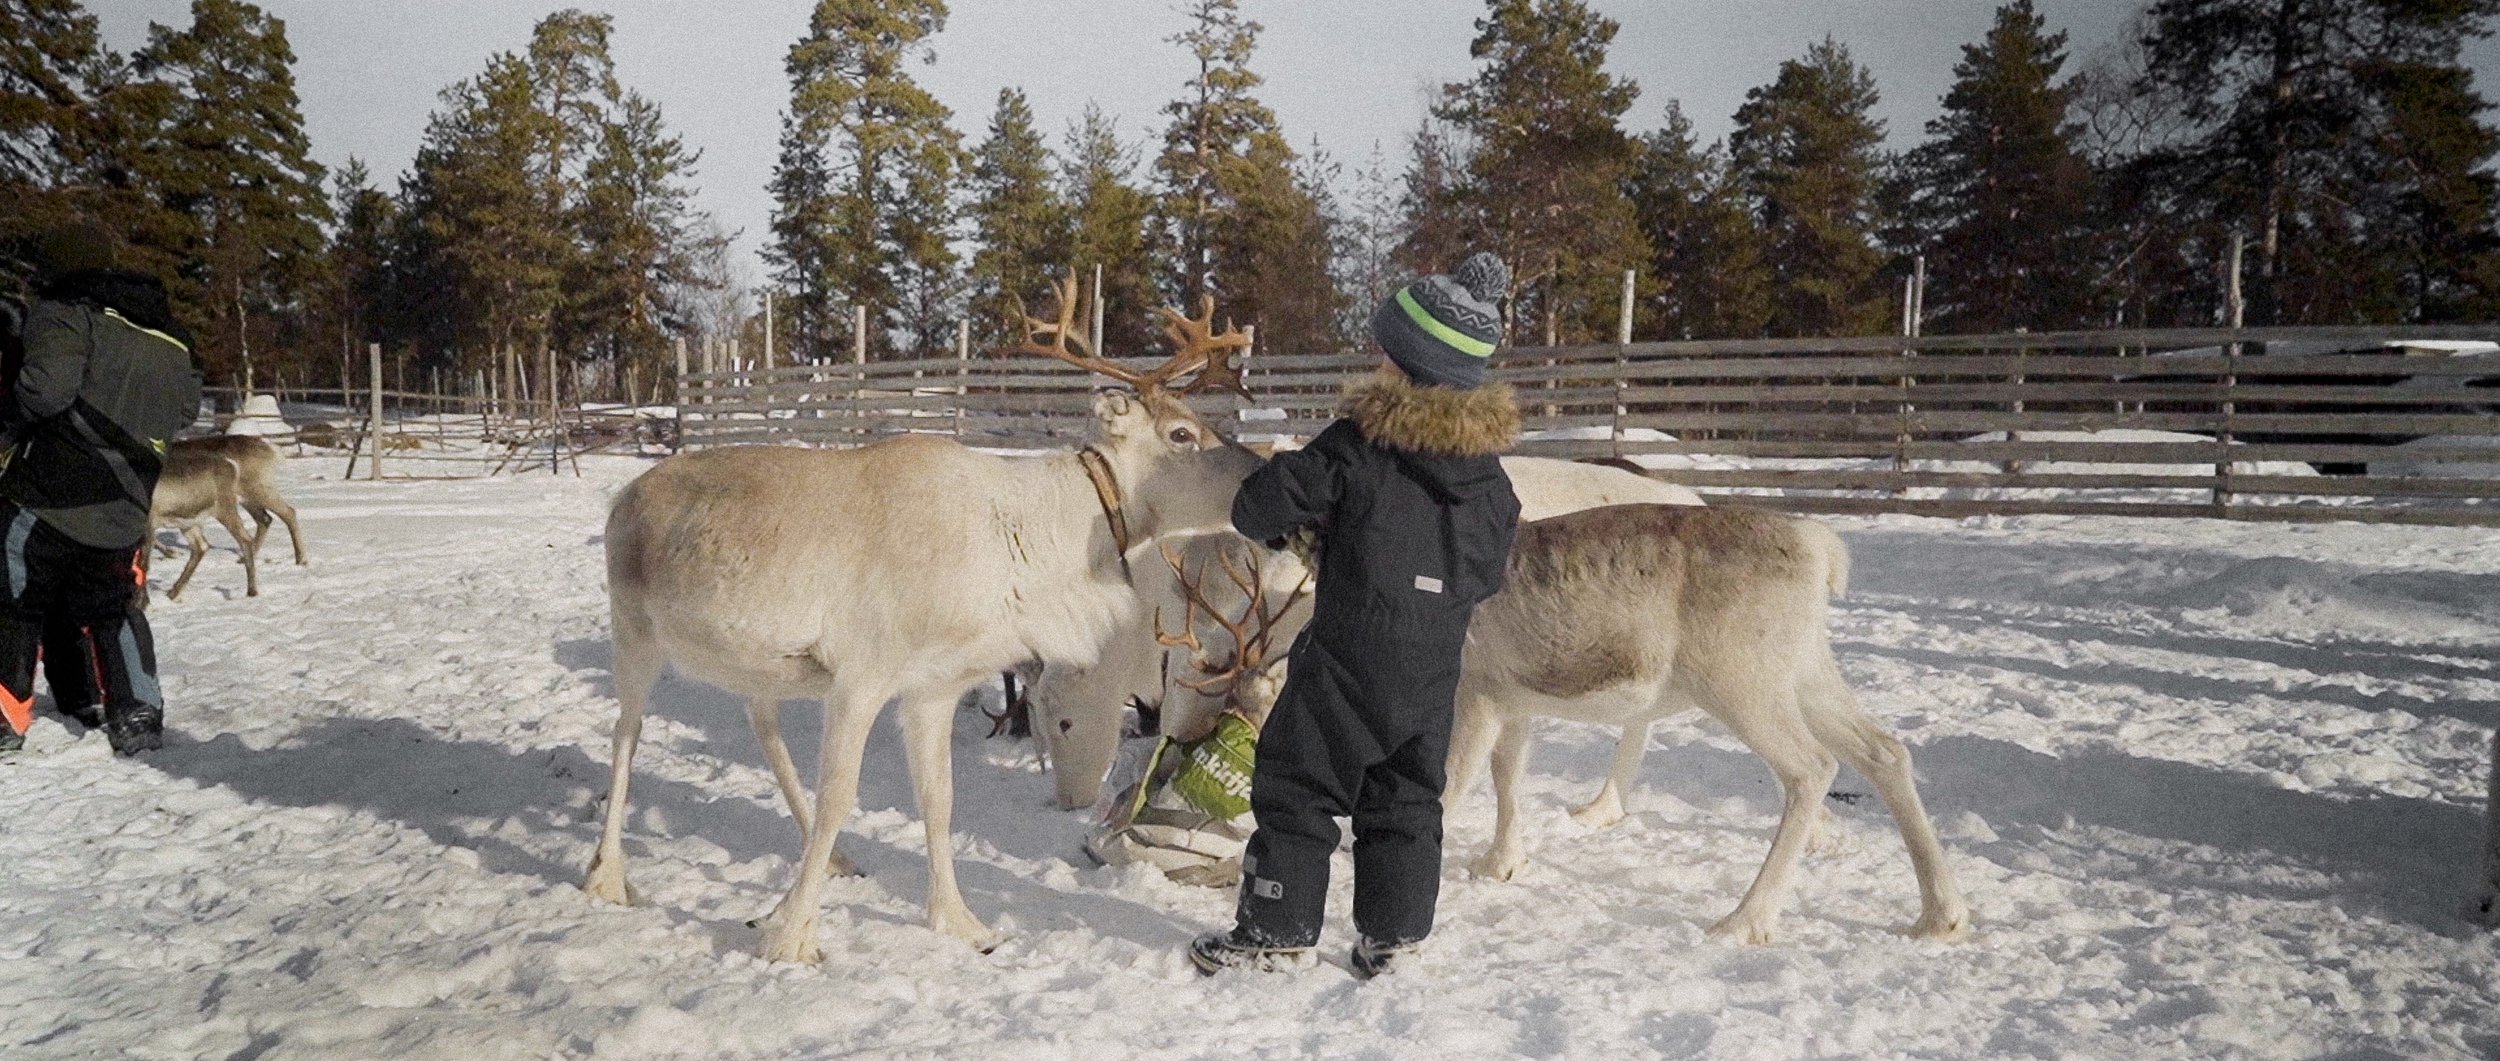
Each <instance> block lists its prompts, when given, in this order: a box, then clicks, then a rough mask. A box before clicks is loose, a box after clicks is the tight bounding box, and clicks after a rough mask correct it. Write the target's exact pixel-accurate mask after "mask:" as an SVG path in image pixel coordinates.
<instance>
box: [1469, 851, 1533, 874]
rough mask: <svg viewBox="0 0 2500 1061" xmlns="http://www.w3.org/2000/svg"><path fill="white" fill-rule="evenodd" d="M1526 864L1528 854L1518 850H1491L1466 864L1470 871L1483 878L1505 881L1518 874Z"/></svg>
mask: <svg viewBox="0 0 2500 1061" xmlns="http://www.w3.org/2000/svg"><path fill="white" fill-rule="evenodd" d="M1527 864H1528V856H1526V855H1524V854H1521V853H1520V852H1518V851H1502V850H1492V851H1487V852H1485V853H1484V854H1483V855H1482V856H1481V857H1479V858H1477V859H1476V860H1475V861H1474V862H1471V863H1469V864H1468V866H1467V868H1468V870H1469V871H1470V872H1472V873H1474V874H1475V875H1476V876H1478V877H1482V878H1484V879H1485V880H1499V881H1506V880H1509V879H1511V878H1512V877H1515V876H1518V875H1519V870H1520V869H1521V868H1522V867H1525V866H1526V865H1527Z"/></svg>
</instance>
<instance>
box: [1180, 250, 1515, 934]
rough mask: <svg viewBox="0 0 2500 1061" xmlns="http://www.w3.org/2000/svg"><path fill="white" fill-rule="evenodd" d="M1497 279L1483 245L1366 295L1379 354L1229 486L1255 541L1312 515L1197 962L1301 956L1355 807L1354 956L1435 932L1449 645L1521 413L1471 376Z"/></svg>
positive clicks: (1491, 569) (1495, 567)
mask: <svg viewBox="0 0 2500 1061" xmlns="http://www.w3.org/2000/svg"><path fill="white" fill-rule="evenodd" d="M1508 286H1509V270H1508V269H1507V268H1506V267H1504V266H1503V264H1502V262H1501V260H1500V259H1498V258H1495V257H1494V256H1492V255H1490V254H1477V255H1475V256H1473V257H1471V258H1469V259H1468V260H1467V261H1466V262H1465V263H1464V264H1462V265H1461V266H1460V267H1459V268H1458V269H1457V270H1456V271H1455V273H1453V275H1451V276H1433V277H1427V278H1425V279H1424V280H1422V281H1419V282H1417V283H1415V284H1412V285H1409V286H1407V287H1406V288H1404V289H1402V290H1400V291H1399V292H1398V293H1397V294H1396V295H1394V296H1392V297H1391V298H1390V299H1389V300H1388V301H1386V302H1384V303H1382V304H1381V306H1380V308H1379V310H1378V311H1376V312H1375V313H1373V315H1372V320H1371V329H1372V335H1373V337H1374V338H1375V339H1377V340H1378V341H1379V343H1380V346H1381V348H1382V350H1383V351H1384V352H1386V354H1387V355H1388V359H1389V363H1388V364H1384V365H1383V366H1381V371H1380V373H1379V374H1378V375H1377V376H1375V377H1374V378H1372V379H1370V380H1367V381H1365V382H1364V383H1361V384H1358V385H1356V386H1355V387H1354V388H1352V389H1351V390H1350V391H1349V392H1348V395H1347V403H1346V408H1345V417H1344V418H1343V419H1340V420H1338V421H1337V422H1336V423H1334V424H1331V425H1329V427H1328V429H1327V430H1326V431H1323V432H1321V433H1320V435H1319V437H1318V438H1316V439H1314V440H1312V442H1311V444H1310V445H1309V446H1307V447H1305V448H1303V449H1301V450H1298V451H1294V452H1290V453H1285V454H1281V455H1279V456H1277V457H1276V459H1274V460H1272V461H1269V462H1268V464H1267V465H1266V466H1265V467H1263V468H1261V469H1260V470H1259V471H1258V472H1257V473H1255V474H1253V475H1251V476H1250V478H1249V479H1248V480H1247V481H1245V482H1243V483H1242V486H1241V493H1240V494H1239V495H1238V496H1236V497H1235V498H1234V500H1233V526H1234V527H1235V529H1237V530H1239V531H1240V532H1241V533H1242V534H1243V535H1245V536H1247V537H1249V538H1250V539H1251V540H1252V541H1258V542H1267V543H1270V544H1281V543H1282V541H1283V540H1284V539H1285V538H1287V537H1288V536H1290V535H1293V534H1296V533H1298V532H1303V531H1311V532H1315V533H1316V535H1317V538H1318V542H1317V546H1318V548H1317V555H1318V561H1319V562H1318V567H1319V593H1318V599H1317V602H1316V605H1315V608H1314V610H1313V612H1312V617H1311V622H1310V625H1309V626H1308V627H1306V628H1305V629H1304V630H1303V632H1302V636H1301V637H1300V639H1298V640H1297V641H1295V642H1294V646H1293V654H1292V662H1291V670H1290V671H1289V672H1288V674H1287V676H1286V679H1285V688H1284V691H1283V693H1282V694H1281V695H1280V696H1279V697H1278V699H1277V702H1276V707H1275V710H1274V711H1273V713H1271V714H1270V715H1269V716H1268V720H1267V723H1266V726H1265V728H1264V730H1263V731H1262V732H1261V734H1260V738H1259V751H1258V763H1257V766H1256V768H1255V770H1254V771H1253V773H1252V775H1251V789H1250V807H1251V811H1252V814H1253V815H1254V816H1255V818H1256V819H1257V822H1258V829H1257V831H1256V832H1254V833H1253V834H1251V837H1250V842H1249V849H1248V851H1247V852H1246V853H1245V854H1244V856H1243V859H1242V885H1241V904H1240V907H1239V910H1238V912H1237V914H1236V919H1235V924H1234V927H1233V930H1232V931H1231V932H1230V933H1212V934H1209V935H1205V936H1201V937H1199V938H1198V939H1197V940H1196V941H1195V942H1194V943H1193V944H1191V946H1190V957H1191V960H1192V961H1194V962H1195V963H1196V964H1197V966H1198V967H1199V969H1200V970H1202V971H1205V972H1210V973H1212V972H1214V971H1216V970H1218V969H1222V968H1231V967H1248V968H1261V969H1279V968H1289V967H1294V966H1299V965H1306V964H1309V963H1310V961H1311V957H1310V955H1311V950H1312V948H1313V947H1314V946H1316V945H1317V944H1318V942H1319V932H1320V920H1321V916H1322V914H1323V912H1324V910H1325V907H1326V905H1327V897H1328V861H1329V858H1330V856H1331V855H1332V854H1334V853H1335V851H1336V849H1337V835H1338V834H1337V825H1336V822H1335V821H1334V819H1335V818H1337V817H1341V816H1351V817H1352V818H1353V819H1354V925H1355V928H1356V930H1357V931H1358V933H1359V934H1360V936H1361V938H1360V940H1358V941H1357V943H1356V944H1355V947H1354V954H1353V965H1354V969H1355V971H1356V972H1357V973H1358V974H1360V975H1363V976H1367V977H1368V976H1372V975H1375V974H1377V973H1380V972H1385V971H1387V969H1388V967H1389V965H1390V964H1391V963H1392V962H1393V961H1394V960H1395V959H1396V957H1397V956H1398V955H1399V954H1401V953H1404V952H1405V951H1406V950H1407V949H1409V948H1411V947H1412V946H1413V945H1414V944H1416V943H1417V942H1419V941H1421V940H1422V939H1423V938H1424V936H1425V935H1427V934H1428V933H1430V932H1431V931H1432V918H1433V906H1434V902H1435V900H1436V899H1437V898H1438V895H1439V892H1440V883H1441V786H1442V782H1443V773H1444V760H1446V759H1447V758H1448V756H1449V747H1450V725H1451V719H1452V715H1453V712H1454V709H1455V703H1454V700H1455V697H1456V694H1457V691H1458V671H1459V655H1460V652H1461V650H1462V649H1463V648H1464V647H1465V645H1466V641H1467V623H1468V620H1469V618H1470V617H1471V616H1472V615H1473V614H1474V612H1475V608H1476V605H1477V604H1478V603H1479V602H1481V601H1483V600H1484V599H1485V598H1487V597H1490V596H1492V595H1493V593H1494V591H1496V590H1498V589H1500V588H1501V585H1502V571H1503V567H1504V566H1505V564H1506V562H1507V561H1508V559H1509V556H1510V545H1511V538H1512V535H1513V533H1514V532H1515V531H1516V529H1517V527H1518V523H1519V500H1518V498H1517V497H1516V496H1514V495H1513V494H1512V493H1511V487H1510V479H1509V477H1507V476H1506V475H1504V474H1503V472H1502V465H1501V461H1500V459H1499V456H1498V455H1499V454H1500V453H1501V452H1503V451H1504V450H1507V449H1509V448H1511V446H1512V445H1513V444H1514V443H1516V441H1517V440H1518V436H1519V413H1518V410H1517V407H1516V406H1515V405H1514V404H1513V403H1512V400H1511V394H1510V388H1508V387H1506V386H1503V385H1499V384H1492V385H1487V384H1485V383H1484V382H1483V381H1484V371H1485V365H1486V362H1488V361H1489V360H1490V359H1491V355H1492V353H1493V349H1494V347H1495V346H1496V344H1497V343H1498V342H1499V341H1500V338H1501V316H1500V311H1499V309H1498V304H1499V300H1500V299H1501V297H1502V295H1503V294H1504V293H1505V292H1506V290H1507V288H1508Z"/></svg>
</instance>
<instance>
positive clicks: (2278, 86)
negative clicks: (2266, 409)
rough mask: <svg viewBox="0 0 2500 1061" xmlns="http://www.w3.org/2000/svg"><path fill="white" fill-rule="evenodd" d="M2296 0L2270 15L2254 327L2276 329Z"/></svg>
mask: <svg viewBox="0 0 2500 1061" xmlns="http://www.w3.org/2000/svg"><path fill="white" fill-rule="evenodd" d="M2299 28H2300V0H2278V2H2277V4H2276V6H2275V12H2274V69H2273V72H2272V77H2271V80H2270V81H2269V83H2268V87H2267V94H2266V201H2265V214H2264V218H2263V231H2262V233H2261V234H2260V235H2259V237H2258V244H2257V321H2258V323H2259V324H2281V323H2283V321H2282V314H2283V295H2282V289H2281V285H2282V281H2281V261H2282V249H2283V214H2284V212H2285V211H2286V210H2287V209H2288V206H2289V202H2290V199H2291V183H2292V144H2291V137H2292V67H2293V64H2294V63H2295V62H2296V61H2297V59H2298V58H2299V42H2298V41H2297V40H2296V39H2295V34H2296V33H2297V32H2298V31H2299Z"/></svg>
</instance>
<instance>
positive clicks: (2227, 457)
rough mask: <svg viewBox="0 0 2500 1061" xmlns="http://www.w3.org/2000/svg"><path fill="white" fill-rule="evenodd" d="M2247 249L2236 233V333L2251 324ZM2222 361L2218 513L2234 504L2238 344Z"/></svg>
mask: <svg viewBox="0 0 2500 1061" xmlns="http://www.w3.org/2000/svg"><path fill="white" fill-rule="evenodd" d="M2247 246H2248V240H2247V237H2245V236H2242V235H2241V234H2239V233H2237V232H2234V233H2232V234H2231V275H2230V287H2229V288H2228V289H2227V291H2226V292H2225V294H2224V296H2223V307H2224V309H2225V310H2226V311H2227V312H2228V313H2229V314H2230V317H2231V329H2232V330H2233V331H2237V330H2239V329H2241V328H2243V327H2246V326H2247V323H2248V322H2247V314H2248V303H2247V302H2246V300H2244V299H2242V298H2241V297H2240V267H2241V263H2242V261H2243V257H2242V255H2243V254H2244V253H2245V252H2246V250H2247ZM2222 357H2223V369H2222V422H2221V424H2220V425H2219V429H2218V430H2216V431H2215V432H2214V443H2215V448H2216V452H2217V453H2218V454H2220V456H2219V458H2218V459H2217V461H2216V463H2215V464H2214V507H2215V508H2217V509H2220V508H2225V507H2227V506H2229V505H2230V504H2231V433H2232V432H2231V428H2232V426H2233V425H2232V421H2233V420H2235V419H2237V413H2238V405H2239V403H2238V402H2236V401H2233V400H2232V397H2233V395H2232V392H2233V391H2235V390H2237V389H2238V387H2239V383H2240V344H2239V343H2238V342H2236V341H2235V342H2232V343H2230V344H2229V345H2227V346H2225V347H2223V351H2222Z"/></svg>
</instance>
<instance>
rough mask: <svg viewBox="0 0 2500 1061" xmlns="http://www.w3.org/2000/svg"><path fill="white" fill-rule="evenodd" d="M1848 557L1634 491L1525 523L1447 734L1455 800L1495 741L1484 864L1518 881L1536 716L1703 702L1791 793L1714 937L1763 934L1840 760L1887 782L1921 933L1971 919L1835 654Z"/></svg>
mask: <svg viewBox="0 0 2500 1061" xmlns="http://www.w3.org/2000/svg"><path fill="white" fill-rule="evenodd" d="M1848 572H1849V554H1848V549H1847V547H1846V546H1844V545H1843V544H1842V543H1841V541H1840V536H1839V535H1837V534H1834V533H1832V531H1831V529H1830V528H1828V527H1825V526H1823V525H1822V524H1819V523H1815V522H1812V521H1810V520H1803V519H1795V518H1791V517H1787V516H1781V515H1777V514H1773V513H1768V512H1761V511H1754V510H1746V509H1714V508H1682V507H1673V506H1666V505H1621V506H1613V507H1608V508H1597V509H1589V510H1586V511H1582V512H1574V513H1570V514H1567V515H1562V516H1556V517H1554V518H1552V519H1546V520H1540V521H1537V522H1533V523H1526V524H1522V525H1521V526H1520V529H1519V537H1518V540H1517V543H1516V544H1515V545H1514V546H1513V547H1512V551H1511V560H1510V571H1509V576H1508V580H1507V582H1506V584H1505V585H1504V587H1503V589H1502V592H1501V593H1499V594H1496V595H1495V596H1494V597H1493V598H1492V599H1491V600H1488V601H1486V602H1485V603H1484V604H1483V605H1482V606H1481V607H1479V608H1478V609H1477V611H1476V616H1475V621H1474V624H1473V626H1471V627H1470V629H1469V633H1468V647H1467V655H1466V659H1465V662H1464V664H1463V670H1462V675H1461V678H1460V680H1459V691H1458V721H1457V727H1456V730H1455V732H1454V733H1453V736H1452V739H1451V743H1450V764H1449V787H1448V790H1447V791H1448V793H1449V794H1450V797H1451V798H1456V797H1457V796H1459V795H1462V794H1464V793H1465V792H1466V790H1467V786H1468V784H1469V783H1470V782H1471V781H1472V780H1473V779H1474V776H1475V771H1476V769H1477V765H1478V764H1479V763H1481V762H1482V761H1484V759H1485V756H1486V753H1487V752H1488V750H1489V751H1490V752H1491V755H1492V762H1493V771H1492V772H1493V785H1494V795H1495V802H1496V808H1497V810H1496V818H1495V826H1494V839H1493V843H1492V845H1491V846H1490V847H1488V848H1487V849H1486V850H1485V852H1484V854H1483V855H1482V856H1481V857H1480V858H1478V859H1477V860H1476V861H1475V864H1474V866H1473V867H1472V868H1473V869H1474V871H1475V873H1476V874H1477V875H1478V876H1483V877H1489V878H1493V879H1496V880H1508V879H1510V877H1511V876H1512V875H1513V874H1515V873H1517V872H1518V870H1519V868H1520V867H1521V866H1522V865H1524V864H1525V863H1526V861H1527V859H1526V855H1525V854H1524V852H1523V851H1522V849H1521V846H1520V843H1519V834H1518V819H1519V777H1520V774H1521V772H1522V770H1523V769H1524V767H1525V764H1526V751H1527V743H1528V735H1529V727H1528V720H1529V718H1530V716H1533V715H1546V716H1551V717H1556V718H1566V719H1572V720H1576V721H1582V722H1597V723H1603V724H1607V725H1617V726H1624V727H1626V728H1627V729H1635V728H1637V729H1642V730H1645V729H1646V728H1647V726H1648V725H1649V724H1650V723H1652V722H1655V721H1657V720H1659V719H1663V718H1667V717H1669V716H1672V715H1676V714H1680V713H1682V712H1685V711H1689V710H1692V709H1694V708H1700V709H1701V710H1703V711H1705V712H1707V713H1709V715H1710V717H1712V718H1714V719H1717V720H1718V721H1719V722H1720V723H1721V724H1723V725H1725V726H1726V727H1727V728H1728V729H1729V730H1731V731H1732V732H1734V733H1735V734H1736V737H1737V739H1739V740H1741V741H1743V742H1745V746H1746V747H1747V748H1750V749H1752V751H1753V753H1754V754H1755V755H1757V756H1760V757H1761V758H1762V760H1763V762H1764V763H1766V764H1768V765H1769V766H1770V768H1771V772H1772V774H1773V775H1775V776H1776V777H1777V778H1778V779H1779V782H1780V787H1781V790H1782V792H1783V793H1784V804H1783V811H1782V814H1781V816H1780V824H1779V828H1778V830H1777V831H1776V832H1775V833H1774V834H1773V836H1772V840H1771V850H1770V854H1769V855H1768V856H1767V857H1766V858H1765V859H1764V861H1763V865H1762V869H1761V871H1760V873H1759V874H1757V875H1756V876H1755V878H1754V882H1753V886H1752V887H1751V888H1749V889H1748V890H1747V891H1746V893H1745V897H1744V899H1743V900H1742V901H1741V902H1739V903H1738V904H1737V907H1736V910H1735V911H1734V912H1733V913H1730V914H1729V915H1728V916H1727V917H1725V918H1723V919H1721V920H1720V921H1719V922H1717V923H1716V924H1715V925H1713V926H1712V927H1711V929H1710V935H1711V936H1712V937H1713V938H1722V939H1736V940H1740V941H1743V942H1747V943H1766V942H1769V941H1770V939H1771V930H1772V925H1773V922H1774V921H1775V919H1776V918H1777V915H1778V912H1779V909H1780V905H1781V903H1782V901H1783V898H1784V897H1785V895H1786V893H1787V889H1788V878H1789V875H1790V873H1791V871H1792V870H1793V869H1794V868H1795V866H1796V864H1797V859H1798V857H1799V856H1800V855H1801V854H1802V853H1803V852H1804V851H1805V849H1806V847H1807V846H1808V845H1809V844H1810V843H1812V842H1814V840H1815V838H1816V834H1818V833H1819V832H1820V831H1821V830H1822V829H1823V827H1824V825H1825V824H1826V823H1825V818H1824V815H1825V812H1824V811H1823V808H1822V799H1823V793H1824V792H1826V791H1828V790H1829V789H1830V787H1831V781H1832V777H1833V773H1834V771H1835V770H1836V769H1837V768H1838V765H1837V763H1836V762H1835V757H1837V759H1838V760H1839V761H1845V762H1847V763H1848V764H1849V765H1850V766H1852V767H1854V768H1855V769H1856V770H1857V771H1858V772H1859V773H1861V774H1864V775H1866V777H1867V779H1868V780H1869V781H1871V782H1873V783H1874V785H1875V789H1876V791H1877V793H1879V794H1880V795H1881V796H1882V797H1883V800H1884V804H1885V806H1886V807H1888V808H1889V809H1890V810H1891V811H1892V816H1893V819H1894V821H1895V823H1896V824H1898V825H1899V826H1900V830H1901V839H1902V841H1903V843H1904V844H1905V845H1906V846H1907V847H1908V848H1909V853H1910V864H1911V866H1912V868H1913V869H1914V870H1915V871H1916V873H1917V877H1918V884H1919V899H1920V914H1919V918H1918V921H1917V922H1916V923H1914V924H1913V925H1911V927H1910V929H1909V934H1910V935H1913V936H1918V937H1922V938H1930V939H1948V940H1949V939H1958V938H1961V937H1962V936H1963V935H1965V934H1967V932H1968V931H1969V927H1970V915H1969V912H1968V911H1967V910H1966V909H1965V908H1964V906H1963V904H1962V898H1961V892H1960V889H1959V888H1958V887H1957V886H1956V885H1955V883H1954V880H1953V875H1952V871H1951V869H1950V867H1948V866H1946V865H1945V861H1944V851H1943V849H1942V847H1941V846H1940V845H1939V844H1938V843H1937V841H1936V832H1935V827H1934V826H1933V825H1932V824H1931V823H1930V822H1929V821H1928V818H1927V811H1926V808H1925V807H1924V806H1923V805H1922V804H1921V803H1920V801H1919V796H1918V787H1917V783H1916V781H1915V780H1914V779H1913V778H1912V776H1911V773H1910V754H1909V751H1908V749H1906V748H1904V747H1903V746H1902V744H1901V742H1900V741H1899V740H1897V739H1895V738H1894V737H1893V736H1892V735H1891V734H1889V733H1887V732H1885V731H1884V729H1883V727H1882V726H1881V725H1879V724H1877V723H1876V722H1875V720H1874V719H1872V718H1869V717H1868V716H1867V715H1866V713H1865V712H1864V711H1862V710H1860V709H1859V707H1858V705H1857V702H1856V698H1855V696H1854V695H1853V694H1851V692H1850V691H1849V686H1848V683H1847V682H1846V681H1845V680H1844V679H1843V678H1842V677H1841V673H1840V664H1839V661H1838V660H1837V659H1835V658H1834V657H1833V655H1832V649H1831V638H1830V634H1829V631H1828V630H1827V629H1826V625H1827V615H1828V613H1829V610H1830V603H1829V601H1830V598H1832V597H1834V596H1837V595H1839V594H1840V593H1841V592H1842V590H1844V589H1845V588H1846V587H1847V584H1848V578H1849V574H1848ZM1620 758H1621V756H1620V755H1619V756H1618V762H1620Z"/></svg>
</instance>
